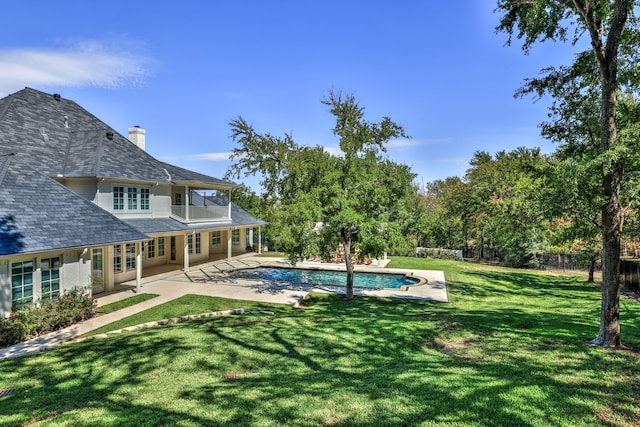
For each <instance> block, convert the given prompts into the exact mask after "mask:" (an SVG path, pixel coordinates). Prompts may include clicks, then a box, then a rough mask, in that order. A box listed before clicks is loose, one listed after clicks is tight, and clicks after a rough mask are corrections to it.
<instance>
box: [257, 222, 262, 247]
mask: <svg viewBox="0 0 640 427" xmlns="http://www.w3.org/2000/svg"><path fill="white" fill-rule="evenodd" d="M261 253H262V227H261V226H258V254H261Z"/></svg>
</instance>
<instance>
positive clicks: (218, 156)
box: [187, 151, 232, 162]
mask: <svg viewBox="0 0 640 427" xmlns="http://www.w3.org/2000/svg"><path fill="white" fill-rule="evenodd" d="M231 154H232V153H231V151H227V152H220V153H200V154H193V155H190V156H187V159H189V160H207V161H210V162H222V161H227V160H229V157H230V156H231Z"/></svg>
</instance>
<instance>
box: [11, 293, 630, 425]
mask: <svg viewBox="0 0 640 427" xmlns="http://www.w3.org/2000/svg"><path fill="white" fill-rule="evenodd" d="M345 311H347V313H345ZM544 316H545V318H546V319H545V320H544V321H545V322H549V324H550V325H555V326H553V327H547V326H544V325H543V326H540V323H539V322H540V321H541V319H540V317H541V315H540V313H537V312H535V311H530V310H526V309H521V310H520V311H514V309H513V308H500V307H497V308H496V307H493V308H492V309H489V308H482V307H480V308H478V309H475V310H464V311H462V310H452V309H451V308H448V306H447V305H446V304H437V303H429V302H415V301H393V300H384V299H377V298H358V299H357V300H356V301H355V302H349V303H347V302H343V301H341V300H340V299H339V298H338V296H334V295H328V296H325V295H317V296H312V299H311V300H310V305H309V307H308V308H307V309H303V310H287V311H284V310H283V311H282V312H279V313H277V315H276V316H234V317H227V318H220V319H206V320H198V321H193V322H190V323H183V324H178V325H172V326H168V327H162V328H155V329H148V330H143V331H140V332H137V333H132V334H126V335H122V336H114V337H112V338H108V339H104V340H93V341H87V342H84V343H80V344H74V345H70V346H64V347H62V348H60V349H58V350H55V351H51V352H47V353H43V354H40V355H35V356H29V357H24V358H18V359H10V360H7V361H4V362H3V363H2V364H0V388H6V387H9V386H12V385H14V386H16V388H17V390H16V392H15V393H14V394H12V395H11V396H10V397H8V398H3V399H0V414H1V415H0V424H18V425H19V424H26V423H30V422H32V421H34V420H38V419H47V418H49V417H50V421H51V422H56V423H58V422H59V423H62V422H67V423H68V424H73V425H90V424H92V423H93V424H101V423H103V424H112V425H141V426H146V425H178V424H180V425H292V424H293V425H326V424H332V425H339V426H347V425H350V426H368V425H392V426H393V425H397V426H400V425H416V424H420V423H436V424H444V425H450V424H453V425H456V424H458V425H507V424H508V425H523V426H529V425H531V426H533V425H542V424H544V425H551V426H553V425H556V426H560V425H566V424H567V423H569V424H601V425H607V424H608V423H609V424H611V425H613V422H609V421H608V418H607V417H611V418H612V419H613V418H615V417H618V418H619V419H623V420H625V421H626V422H628V423H629V424H632V423H633V422H640V416H639V415H638V413H637V411H636V410H635V408H636V407H637V405H638V398H637V393H635V392H636V391H637V390H638V381H637V379H635V380H634V374H633V373H634V372H638V368H639V366H640V365H639V364H638V360H637V359H634V358H631V357H628V355H625V354H623V353H611V352H606V351H603V350H601V349H597V348H592V347H589V346H587V345H586V344H584V343H576V342H575V340H573V339H572V338H573V337H574V336H575V335H579V334H582V333H584V331H586V330H587V329H588V328H589V324H588V322H585V323H584V324H583V323H581V321H580V320H576V319H575V317H574V316H572V315H569V314H565V313H562V312H556V313H544ZM514 319H518V322H520V323H517V324H514ZM526 325H533V327H528V326H526ZM608 372H629V376H628V377H623V376H620V375H610V376H609V377H608V378H605V379H603V376H606V374H607V373H608ZM181 382H185V383H181ZM160 386H164V387H166V388H167V390H166V391H158V390H156V388H157V387H160ZM146 393H149V394H152V393H153V394H158V393H159V394H160V396H159V397H154V398H153V399H151V400H145V399H143V398H142V397H143V396H141V395H144V394H146ZM87 408H91V410H94V411H95V412H96V414H97V415H96V416H100V417H108V418H106V419H100V418H98V419H92V418H78V417H79V416H78V415H77V414H76V413H75V411H78V412H80V413H84V414H85V416H86V417H90V416H91V410H88V409H87ZM87 412H88V413H89V415H86V414H87Z"/></svg>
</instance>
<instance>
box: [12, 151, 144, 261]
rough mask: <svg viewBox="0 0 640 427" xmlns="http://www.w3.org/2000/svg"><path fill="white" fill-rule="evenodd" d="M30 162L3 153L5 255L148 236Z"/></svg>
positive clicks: (123, 240) (16, 155)
mask: <svg viewBox="0 0 640 427" xmlns="http://www.w3.org/2000/svg"><path fill="white" fill-rule="evenodd" d="M29 163H30V162H28V161H25V156H24V155H22V154H15V155H13V154H10V155H4V156H0V171H3V173H2V174H1V175H0V200H2V203H0V255H12V254H19V253H29V252H39V251H48V250H60V249H65V248H75V247H88V246H97V245H104V244H111V243H119V242H126V241H135V240H146V239H147V236H146V235H145V234H143V233H140V232H138V231H137V230H135V229H134V228H132V227H130V226H128V225H126V224H124V223H123V222H122V221H120V220H119V219H117V218H116V217H114V216H113V215H111V214H110V213H108V212H106V211H104V210H103V209H101V208H100V207H98V206H97V205H94V204H93V203H92V202H90V201H88V200H86V199H84V198H83V197H81V196H79V195H77V194H76V193H74V192H73V191H71V190H69V189H68V188H66V187H65V186H63V185H62V184H59V183H58V182H56V181H55V180H53V179H51V178H49V177H46V176H44V175H42V174H40V173H39V172H38V171H36V170H35V169H34V168H32V167H30V165H29Z"/></svg>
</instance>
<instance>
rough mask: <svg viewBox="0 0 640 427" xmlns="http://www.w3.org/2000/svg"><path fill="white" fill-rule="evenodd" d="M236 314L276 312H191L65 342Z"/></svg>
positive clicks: (271, 313)
mask: <svg viewBox="0 0 640 427" xmlns="http://www.w3.org/2000/svg"><path fill="white" fill-rule="evenodd" d="M234 314H235V315H243V314H266V315H270V316H273V315H274V312H273V311H245V309H244V308H234V309H232V310H223V311H212V312H209V313H200V314H191V315H188V316H180V317H171V318H169V319H162V320H156V321H153V322H147V323H141V324H139V325H134V326H128V327H126V328H122V329H116V330H114V331H109V332H105V333H103V334H97V335H92V336H90V337H82V338H77V339H74V340H71V341H67V342H65V344H72V343H78V342H83V341H87V340H92V339H104V338H108V337H109V336H111V335H116V334H121V333H122V332H133V331H138V330H140V329H146V328H154V327H157V326H163V325H169V324H173V323H183V322H187V321H189V320H196V319H204V318H207V317H219V316H231V315H234Z"/></svg>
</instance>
